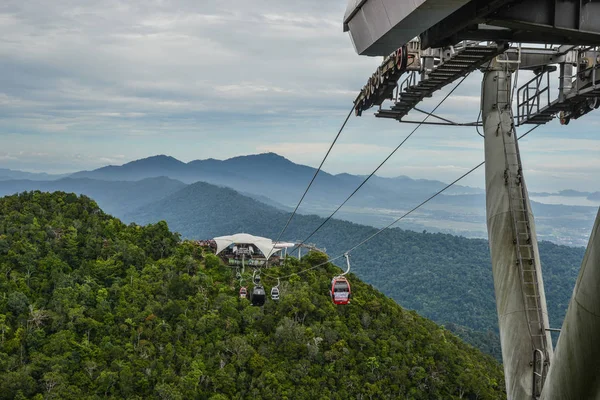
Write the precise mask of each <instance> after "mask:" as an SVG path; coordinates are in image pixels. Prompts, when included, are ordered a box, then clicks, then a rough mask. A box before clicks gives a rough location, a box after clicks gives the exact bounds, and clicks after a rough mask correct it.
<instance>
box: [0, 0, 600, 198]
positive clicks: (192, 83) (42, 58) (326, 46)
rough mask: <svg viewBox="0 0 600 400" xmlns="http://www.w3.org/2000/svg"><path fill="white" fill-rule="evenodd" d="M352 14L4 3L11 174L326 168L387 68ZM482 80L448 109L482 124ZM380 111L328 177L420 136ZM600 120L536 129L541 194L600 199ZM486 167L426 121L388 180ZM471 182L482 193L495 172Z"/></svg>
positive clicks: (101, 2) (329, 7)
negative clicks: (178, 164) (150, 163)
mask: <svg viewBox="0 0 600 400" xmlns="http://www.w3.org/2000/svg"><path fill="white" fill-rule="evenodd" d="M345 8H346V1H345V0H304V1H302V2H288V1H281V0H228V1H220V0H200V1H197V0H182V1H167V0H144V1H141V0H128V1H116V0H96V1H93V2H82V1H80V0H54V1H51V2H49V1H34V0H26V1H23V0H3V1H2V2H1V3H0V60H1V61H0V168H11V169H20V170H25V171H37V172H42V171H43V172H50V173H65V172H73V171H77V170H82V169H93V168H98V167H101V166H104V165H107V164H114V165H120V164H123V163H126V162H129V161H132V160H135V159H139V158H144V157H148V156H152V155H156V154H167V155H171V156H173V157H175V158H177V159H180V160H182V161H186V162H188V161H191V160H194V159H205V158H216V159H226V158H230V157H234V156H238V155H245V154H256V153H262V152H269V151H272V152H276V153H278V154H281V155H283V156H285V157H287V158H289V159H290V160H292V161H294V162H296V163H300V164H306V165H311V166H318V165H319V163H320V161H321V159H322V158H323V156H324V154H325V152H326V151H327V148H328V146H329V144H330V143H331V141H332V140H333V138H334V137H335V135H336V133H337V130H338V129H339V127H340V125H341V123H342V122H343V120H344V118H345V116H346V115H347V113H348V111H349V110H350V108H351V107H352V101H353V100H354V98H355V97H356V94H357V93H358V90H360V88H361V87H362V86H363V85H364V83H365V82H366V80H367V78H368V77H369V76H370V75H371V74H372V73H373V71H374V70H375V68H376V66H377V65H378V64H379V63H380V61H381V59H380V58H373V57H363V56H358V55H357V54H356V53H355V51H354V48H353V46H352V43H351V41H350V38H349V37H348V34H347V33H344V32H343V31H342V18H343V15H344V11H345ZM481 77H482V75H481V73H479V72H475V73H473V74H472V75H471V76H470V77H469V78H468V79H467V80H465V82H464V83H463V84H462V85H461V86H460V87H459V89H458V90H457V91H456V92H455V94H456V95H455V96H452V97H450V98H449V99H448V100H447V101H446V102H445V103H444V104H443V106H442V107H441V108H440V109H439V110H438V111H439V113H440V115H443V116H446V117H450V118H452V119H453V120H456V121H460V122H472V121H475V119H476V118H477V114H478V112H479V96H480V82H481ZM525 79H527V76H526V74H525V73H523V74H522V75H521V76H520V81H521V82H524V80H525ZM554 81H556V82H557V79H556V78H555V79H554ZM444 93H445V92H444V91H442V92H440V93H437V94H436V95H435V96H434V97H433V98H432V99H429V100H428V101H426V102H424V104H422V108H424V109H428V110H431V109H432V108H433V107H434V106H435V104H437V102H438V101H439V100H440V99H441V98H442V97H443V95H444ZM372 114H373V113H372V112H366V113H364V114H363V116H362V117H360V118H358V117H354V116H353V117H352V118H351V119H350V121H349V122H348V125H347V127H346V129H345V130H344V132H343V133H342V135H341V137H340V139H339V141H338V144H337V145H336V146H335V147H334V149H333V151H332V153H331V155H330V157H329V158H328V160H327V162H326V163H325V165H324V170H325V171H327V172H330V173H342V172H348V173H353V174H368V173H370V172H371V171H372V170H373V169H374V168H375V167H376V166H377V165H378V164H379V163H380V162H381V161H382V160H383V159H384V158H385V157H386V156H387V155H388V154H389V153H390V152H391V150H392V149H393V148H394V147H396V146H397V145H398V144H399V143H400V142H401V141H402V140H403V139H404V137H405V136H406V135H407V134H408V133H409V132H410V131H411V130H412V129H413V128H414V125H410V124H400V123H398V122H396V121H393V120H384V119H377V118H374V117H373V115H372ZM411 117H413V118H412V119H421V118H422V116H420V115H418V114H417V115H411ZM599 126H600V114H598V115H595V114H594V113H592V114H590V115H588V116H586V117H585V118H581V119H579V120H576V121H572V122H571V124H570V125H569V126H568V127H565V126H561V125H560V124H559V123H558V122H557V121H553V122H551V123H549V124H547V125H545V126H542V127H540V128H539V129H537V130H536V131H534V132H532V133H531V134H530V135H529V136H527V138H526V139H524V140H523V141H522V144H521V151H522V157H523V163H524V166H525V176H526V179H527V182H528V186H529V188H530V190H533V191H556V190H561V189H577V190H584V191H597V190H600V180H598V179H597V178H596V177H597V176H598V175H599V173H600V157H598V154H599V153H600V137H599V135H598V133H597V132H598V130H599V129H598V128H599ZM482 160H483V143H482V139H481V137H479V136H478V135H477V133H476V132H475V130H474V129H473V128H465V127H431V126H422V127H421V128H420V129H419V130H418V131H417V132H416V133H415V134H414V135H413V136H412V137H411V138H410V139H409V140H408V141H407V142H406V144H405V145H404V146H403V147H402V148H401V149H400V150H399V151H398V152H397V153H396V154H395V155H394V156H393V157H392V158H391V159H390V160H389V161H388V162H387V163H386V164H385V166H384V167H383V168H382V169H381V170H380V173H379V175H382V176H398V175H407V176H410V177H413V178H428V179H438V180H442V181H446V182H449V181H452V180H454V179H455V178H457V177H458V176H460V175H462V174H463V173H464V172H466V171H468V170H469V169H470V168H472V167H473V166H474V165H477V164H478V163H479V162H480V161H482ZM461 183H464V184H467V185H471V186H478V187H483V186H484V177H483V171H479V172H477V173H474V174H472V175H471V176H469V177H468V178H467V179H465V180H464V181H463V182H461Z"/></svg>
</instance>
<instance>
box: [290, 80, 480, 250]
mask: <svg viewBox="0 0 600 400" xmlns="http://www.w3.org/2000/svg"><path fill="white" fill-rule="evenodd" d="M468 76H469V74H467V75H465V76H464V77H463V78H462V79H461V80H460V82H458V83H457V84H456V85H455V86H454V87H453V88H452V90H451V91H450V92H448V94H446V96H444V98H443V99H442V100H441V101H440V102H439V103H438V104H437V105H436V106H435V108H434V109H433V110H432V111H431V112H429V113H426V114H427V115H426V116H425V118H423V120H422V121H421V122H420V123H419V124H418V125H417V126H416V127H415V128H414V129H413V130H412V131H411V132H410V133H409V134H408V136H406V137H405V138H404V140H402V142H400V144H399V145H398V146H396V148H395V149H394V150H393V151H392V152H391V153H390V154H389V155H388V156H387V157H386V158H385V159H384V160H383V161H382V162H381V164H379V165H378V166H377V168H375V170H374V171H373V172H371V173H370V174H369V176H367V177H366V178H365V180H363V181H362V183H361V184H360V185H358V187H357V188H356V189H354V191H353V192H352V193H350V196H348V197H347V198H346V200H344V202H343V203H342V204H340V205H339V206H338V208H336V209H335V211H333V212H332V213H331V214H330V215H329V216H328V217H327V218H325V220H324V221H323V222H322V223H321V225H319V226H318V227H317V228H316V229H315V230H314V231H312V233H311V234H310V235H308V237H306V238H305V239H304V240H303V241H302V242H300V243H299V244H297V245H296V246H294V248H293V249H292V250H291V251H294V250H295V249H297V248H298V247H300V246H302V245H303V244H304V243H306V241H307V240H308V239H310V238H311V237H313V236H314V234H315V233H317V232H318V231H319V230H320V229H321V228H322V227H323V226H324V225H325V224H326V223H327V222H329V220H330V219H331V218H333V216H334V215H335V214H336V213H337V212H338V211H339V210H340V209H341V208H342V207H343V206H344V205H345V204H346V203H347V202H348V201H349V200H350V199H351V198H352V196H354V195H355V194H356V192H358V191H359V190H360V188H362V187H363V186H364V185H365V184H366V183H367V181H368V180H369V179H371V178H372V177H373V175H375V173H376V172H377V171H379V169H380V168H381V167H382V166H383V164H385V163H386V162H387V161H388V160H389V159H390V158H391V157H392V156H393V155H394V154H395V153H396V151H398V149H399V148H400V147H402V145H403V144H404V143H406V141H407V140H408V139H409V138H410V137H411V136H412V135H413V134H414V133H415V132H416V131H417V129H419V128H420V127H421V125H423V123H425V121H427V119H428V118H429V117H430V116H432V115H433V113H434V112H435V110H437V109H438V108H439V107H440V106H441V105H442V104H443V103H444V102H445V101H446V99H448V97H450V96H451V95H452V93H454V91H455V90H456V89H457V88H458V87H459V86H460V85H461V83H463V81H464V80H465V79H466V78H467V77H468Z"/></svg>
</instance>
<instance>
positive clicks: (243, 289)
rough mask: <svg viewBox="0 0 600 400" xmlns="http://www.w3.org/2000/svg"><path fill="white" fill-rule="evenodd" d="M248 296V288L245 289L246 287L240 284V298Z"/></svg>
mask: <svg viewBox="0 0 600 400" xmlns="http://www.w3.org/2000/svg"><path fill="white" fill-rule="evenodd" d="M247 297H248V289H246V287H244V286H242V287H241V288H240V299H245V298H247Z"/></svg>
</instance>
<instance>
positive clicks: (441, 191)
mask: <svg viewBox="0 0 600 400" xmlns="http://www.w3.org/2000/svg"><path fill="white" fill-rule="evenodd" d="M539 126H540V125H535V126H534V127H533V128H531V129H529V130H528V131H527V132H525V133H524V134H522V135H521V136H519V137H518V138H517V140H521V139H522V138H524V137H525V136H527V135H528V134H529V133H531V132H533V131H534V130H535V129H537V128H539ZM483 164H485V161H482V162H481V163H479V164H477V165H476V166H475V167H473V168H471V169H470V170H469V171H467V172H466V173H464V174H463V175H461V176H460V177H459V178H457V179H455V180H454V181H452V183H449V184H448V185H446V186H445V187H444V188H442V189H440V190H439V191H437V192H436V193H435V194H433V195H431V196H430V197H429V198H427V199H426V200H424V201H422V202H421V203H419V205H417V206H415V207H414V208H412V209H411V210H410V211H407V212H406V213H404V214H403V215H401V216H400V217H398V218H397V219H395V220H394V221H393V222H392V223H391V224H389V225H387V226H385V227H383V228H381V229H379V230H378V231H377V232H375V233H373V234H372V235H370V236H369V237H367V238H366V239H364V240H363V241H362V242H360V243H358V244H356V245H354V246H353V247H351V248H350V249H348V250H346V251H345V252H343V253H342V254H340V255H339V256H337V257H334V258H331V259H328V260H327V261H324V262H322V263H319V264H317V265H315V266H312V267H310V268H305V269H303V270H300V271H298V272H292V273H291V274H289V275H285V276H279V277H277V276H271V275H268V274H265V273H264V272H263V275H265V276H266V277H269V278H272V279H280V280H281V279H287V278H290V277H292V276H294V275H300V274H303V273H305V272H308V271H311V270H313V269H316V268H319V267H321V266H323V265H326V264H329V263H332V262H334V261H336V260H339V259H340V258H342V257H344V254H347V253H350V252H352V251H354V250H356V249H357V248H359V247H361V246H362V245H364V244H365V243H367V242H368V241H370V240H371V239H373V238H374V237H376V236H378V235H379V234H380V233H382V232H383V231H385V230H387V229H389V228H391V227H392V226H393V225H395V224H396V223H398V222H400V221H401V220H402V219H404V218H406V217H407V216H408V215H410V214H412V213H413V212H415V211H416V210H418V209H419V208H421V207H423V206H424V205H425V204H427V203H429V202H430V201H431V200H433V199H434V198H436V197H437V196H439V195H440V194H442V193H443V192H445V191H446V190H448V189H449V188H450V187H451V186H453V185H455V184H456V183H458V182H459V181H460V180H462V179H464V178H466V177H467V176H468V175H470V174H471V173H473V172H474V171H475V170H477V169H478V168H479V167H481V166H482V165H483Z"/></svg>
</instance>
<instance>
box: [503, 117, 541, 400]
mask: <svg viewBox="0 0 600 400" xmlns="http://www.w3.org/2000/svg"><path fill="white" fill-rule="evenodd" d="M511 134H512V135H516V131H515V130H514V129H513V130H512V132H511ZM502 137H503V139H504V154H505V161H506V169H505V171H504V179H505V184H506V185H507V187H508V192H509V206H510V210H511V216H512V223H513V232H514V239H513V243H514V245H515V250H516V254H517V257H516V260H515V264H516V267H517V268H518V269H519V274H520V277H521V290H522V293H523V300H524V305H523V306H524V309H525V315H526V317H527V326H528V328H529V335H530V336H531V343H532V361H531V362H532V366H533V398H534V399H537V398H539V396H540V395H541V392H542V388H543V386H544V380H545V379H546V374H547V372H548V367H549V357H548V352H547V348H548V347H547V346H548V345H549V343H548V342H547V336H546V326H545V324H544V316H543V312H542V302H541V298H540V287H539V280H538V271H537V268H536V262H535V251H534V248H533V242H532V238H533V235H532V233H531V227H530V225H529V207H528V202H527V196H526V192H525V186H524V182H523V169H522V164H521V156H520V153H519V144H518V141H517V138H516V136H514V140H515V141H514V142H512V141H510V142H508V143H507V141H506V139H505V136H504V135H503V136H502Z"/></svg>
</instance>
